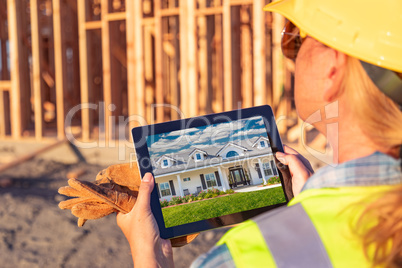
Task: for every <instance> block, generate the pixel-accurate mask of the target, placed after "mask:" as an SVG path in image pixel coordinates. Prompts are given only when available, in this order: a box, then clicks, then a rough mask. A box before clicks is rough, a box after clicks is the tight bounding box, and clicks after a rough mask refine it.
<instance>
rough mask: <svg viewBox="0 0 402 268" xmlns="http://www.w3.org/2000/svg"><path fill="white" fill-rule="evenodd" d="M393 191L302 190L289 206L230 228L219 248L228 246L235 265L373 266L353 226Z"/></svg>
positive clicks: (378, 188)
mask: <svg viewBox="0 0 402 268" xmlns="http://www.w3.org/2000/svg"><path fill="white" fill-rule="evenodd" d="M391 187H392V186H370V187H341V188H323V189H311V190H306V191H303V192H302V193H300V194H299V195H298V196H297V197H295V198H294V199H293V200H291V202H289V204H288V206H287V207H282V208H280V209H276V210H273V211H271V212H268V213H265V214H262V215H260V216H257V217H255V218H253V219H252V220H248V221H246V222H244V223H243V224H242V225H240V226H238V227H235V228H233V229H231V230H230V231H229V232H227V233H226V234H225V235H224V236H223V237H222V239H221V240H220V241H219V242H218V245H222V244H226V246H227V247H228V249H229V251H230V254H231V255H232V258H233V260H234V262H235V264H236V267H286V268H289V267H308V268H312V267H319V268H321V267H323V268H324V267H359V268H360V267H371V265H370V263H369V261H368V260H367V258H366V257H365V254H364V251H363V247H362V241H361V238H360V236H359V235H358V234H357V230H356V228H354V226H355V224H356V222H357V220H358V219H359V217H360V216H361V214H362V212H363V210H364V208H365V206H366V205H367V204H368V203H370V202H372V201H374V200H375V199H376V198H378V197H380V196H381V195H383V194H384V193H385V192H386V191H389V190H391ZM373 223H374V222H373V221H372V222H370V223H367V224H366V226H365V228H368V227H369V226H371V225H372V224H373Z"/></svg>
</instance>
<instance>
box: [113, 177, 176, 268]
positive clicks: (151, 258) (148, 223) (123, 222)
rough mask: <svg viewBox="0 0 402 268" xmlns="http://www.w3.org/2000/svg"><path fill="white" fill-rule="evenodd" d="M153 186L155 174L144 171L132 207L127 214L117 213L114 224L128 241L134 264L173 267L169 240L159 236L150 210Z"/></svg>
mask: <svg viewBox="0 0 402 268" xmlns="http://www.w3.org/2000/svg"><path fill="white" fill-rule="evenodd" d="M153 188H154V178H153V176H152V175H151V174H150V173H147V174H145V176H144V178H143V179H142V182H141V186H140V189H139V192H138V197H137V202H136V203H135V205H134V207H133V209H132V210H131V211H130V212H129V213H127V214H122V213H118V214H117V217H116V220H117V225H118V226H119V227H120V229H121V230H122V231H123V233H124V235H125V236H126V238H127V240H128V242H129V244H130V248H131V254H132V257H133V262H134V266H135V267H174V264H173V252H172V246H171V244H170V240H164V239H162V238H160V236H159V229H158V225H157V223H156V221H155V218H154V216H153V214H152V211H151V206H150V201H151V192H152V190H153Z"/></svg>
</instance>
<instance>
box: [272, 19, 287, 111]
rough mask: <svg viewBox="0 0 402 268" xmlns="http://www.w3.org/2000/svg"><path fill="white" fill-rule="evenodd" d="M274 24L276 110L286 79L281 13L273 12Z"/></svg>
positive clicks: (273, 104)
mask: <svg viewBox="0 0 402 268" xmlns="http://www.w3.org/2000/svg"><path fill="white" fill-rule="evenodd" d="M272 23H273V26H272V70H273V71H272V93H273V96H272V97H273V99H272V106H273V109H274V111H275V109H276V107H277V105H278V104H279V101H280V98H281V95H282V86H283V79H284V72H283V68H284V67H283V56H282V51H281V32H282V29H283V25H284V19H283V17H282V16H281V15H280V14H276V13H274V14H273V22H272Z"/></svg>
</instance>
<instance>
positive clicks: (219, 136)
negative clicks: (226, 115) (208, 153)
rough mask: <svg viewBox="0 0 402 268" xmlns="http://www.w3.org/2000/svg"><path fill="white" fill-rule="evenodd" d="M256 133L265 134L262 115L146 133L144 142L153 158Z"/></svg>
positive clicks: (257, 134) (224, 142)
mask: <svg viewBox="0 0 402 268" xmlns="http://www.w3.org/2000/svg"><path fill="white" fill-rule="evenodd" d="M259 136H263V137H267V132H266V129H265V125H264V122H263V119H262V117H261V116H257V117H251V118H247V119H241V120H237V121H231V122H225V123H220V124H214V125H207V126H203V127H198V128H189V129H184V130H178V131H173V132H170V133H162V134H158V135H152V136H148V137H147V145H148V151H149V154H150V157H151V159H156V158H159V157H160V156H162V155H166V154H168V155H170V156H174V155H175V154H181V153H184V152H186V151H192V150H194V149H195V148H198V149H204V148H206V147H211V146H212V147H216V148H221V147H222V146H224V145H225V144H226V143H228V142H234V143H239V142H240V141H241V140H246V139H248V140H250V139H252V138H254V137H259Z"/></svg>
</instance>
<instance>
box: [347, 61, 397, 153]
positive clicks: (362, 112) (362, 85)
mask: <svg viewBox="0 0 402 268" xmlns="http://www.w3.org/2000/svg"><path fill="white" fill-rule="evenodd" d="M342 90H344V91H345V93H346V94H347V95H346V96H347V97H348V98H349V100H350V101H351V103H352V104H354V105H352V107H351V108H352V109H353V113H354V114H355V115H356V117H357V118H358V120H359V126H360V128H361V129H362V131H363V132H364V133H365V134H366V136H367V137H369V138H370V139H371V140H372V141H373V142H375V143H376V144H377V145H379V146H380V147H381V148H384V149H385V150H389V149H392V148H395V147H397V146H400V145H401V144H402V112H401V111H400V110H399V107H398V105H397V104H396V103H395V102H393V101H392V100H391V99H390V98H388V97H387V96H386V95H385V94H384V93H382V92H381V91H380V90H379V89H378V88H377V87H376V86H375V84H374V83H373V82H372V81H371V79H370V78H369V76H368V75H367V73H366V72H365V70H364V69H363V67H362V65H361V63H360V61H359V60H358V59H356V58H353V57H348V59H347V67H346V75H345V79H344V80H343V85H342Z"/></svg>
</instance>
